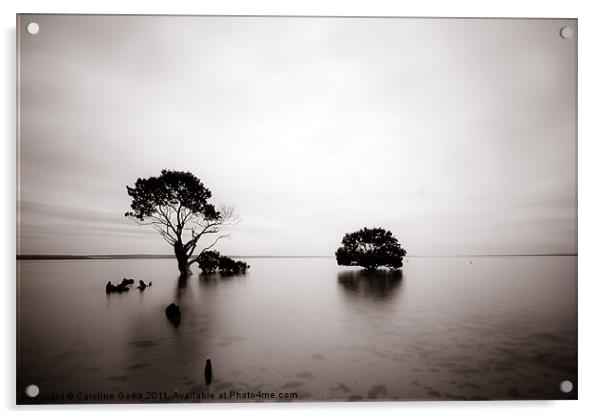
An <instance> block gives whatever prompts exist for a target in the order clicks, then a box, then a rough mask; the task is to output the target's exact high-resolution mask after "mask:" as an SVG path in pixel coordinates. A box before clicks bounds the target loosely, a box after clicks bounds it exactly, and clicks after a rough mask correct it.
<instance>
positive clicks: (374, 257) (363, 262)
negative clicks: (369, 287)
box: [335, 228, 406, 270]
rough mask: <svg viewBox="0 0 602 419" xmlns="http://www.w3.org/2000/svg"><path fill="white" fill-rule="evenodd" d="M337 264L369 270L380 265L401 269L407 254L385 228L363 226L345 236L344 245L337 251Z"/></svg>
mask: <svg viewBox="0 0 602 419" xmlns="http://www.w3.org/2000/svg"><path fill="white" fill-rule="evenodd" d="M335 255H336V258H337V264H339V265H344V266H361V267H363V268H365V269H368V270H375V269H378V268H379V267H380V266H384V267H387V268H389V269H399V268H401V267H402V266H403V257H404V256H405V255H406V251H405V249H402V248H401V246H400V245H399V242H398V241H397V239H396V238H395V237H394V236H393V233H391V232H390V231H388V230H385V229H383V228H363V229H361V230H358V231H355V232H353V233H347V234H345V236H344V237H343V241H342V246H341V247H339V248H338V249H337V251H336V253H335Z"/></svg>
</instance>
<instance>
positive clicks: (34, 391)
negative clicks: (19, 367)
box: [25, 384, 40, 399]
mask: <svg viewBox="0 0 602 419" xmlns="http://www.w3.org/2000/svg"><path fill="white" fill-rule="evenodd" d="M25 394H26V395H27V397H31V398H32V399H33V398H34V397H38V394H40V387H38V386H36V385H35V384H30V385H28V386H27V387H25Z"/></svg>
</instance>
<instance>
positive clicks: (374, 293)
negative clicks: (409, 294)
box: [337, 270, 403, 301]
mask: <svg viewBox="0 0 602 419" xmlns="http://www.w3.org/2000/svg"><path fill="white" fill-rule="evenodd" d="M337 278H338V281H339V285H340V286H341V287H342V289H343V290H344V292H345V295H346V296H349V297H354V298H369V299H373V300H377V301H387V300H391V299H393V298H395V296H396V295H397V293H398V291H399V288H400V285H401V282H402V278H403V274H402V272H401V271H388V270H386V271H385V270H377V271H366V270H353V271H351V270H349V271H342V272H339V273H338V274H337Z"/></svg>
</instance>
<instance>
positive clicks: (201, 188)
mask: <svg viewBox="0 0 602 419" xmlns="http://www.w3.org/2000/svg"><path fill="white" fill-rule="evenodd" d="M127 192H128V195H130V196H131V197H132V204H131V207H132V211H128V212H126V213H125V215H126V217H130V218H131V219H133V220H135V221H136V222H137V223H138V224H140V225H150V226H152V227H153V228H154V229H155V230H156V231H157V232H159V234H161V236H162V237H163V238H164V239H165V241H167V242H168V243H169V244H170V245H172V246H173V248H174V253H175V255H176V259H177V260H178V269H179V270H180V274H181V275H183V276H188V275H190V274H191V272H190V265H192V264H193V263H194V262H198V261H199V259H200V257H201V255H202V254H203V252H204V251H207V250H208V249H210V248H211V247H213V246H214V245H215V244H216V243H217V241H218V240H220V239H221V238H223V237H226V235H221V236H218V237H217V238H215V239H214V240H213V242H212V243H211V244H209V245H208V246H206V247H205V248H204V249H202V250H201V252H200V253H199V255H198V256H196V257H195V256H193V254H194V251H195V250H196V247H197V244H198V242H199V240H200V239H201V237H203V236H205V235H210V234H217V233H219V231H220V228H221V227H222V226H224V225H229V224H233V223H234V222H235V221H236V217H234V212H233V210H232V209H231V208H226V207H222V208H221V209H220V210H217V209H216V208H215V206H214V205H213V204H211V203H209V199H210V198H211V191H210V190H209V189H207V188H206V187H205V185H203V183H201V181H200V180H199V179H198V178H197V177H196V176H194V175H193V174H192V173H190V172H179V171H174V170H162V171H161V175H160V176H158V177H149V178H147V179H141V178H139V179H138V180H137V181H136V183H135V185H134V187H130V186H127Z"/></svg>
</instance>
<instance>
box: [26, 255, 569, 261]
mask: <svg viewBox="0 0 602 419" xmlns="http://www.w3.org/2000/svg"><path fill="white" fill-rule="evenodd" d="M229 256H230V257H232V258H246V259H334V258H335V257H334V256H238V255H229ZM509 256H513V257H525V256H578V254H577V253H525V254H498V255H407V256H406V258H412V257H416V258H467V257H474V258H478V257H509ZM72 259H74V260H103V259H175V256H174V255H152V254H151V255H138V254H133V255H17V260H72Z"/></svg>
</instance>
